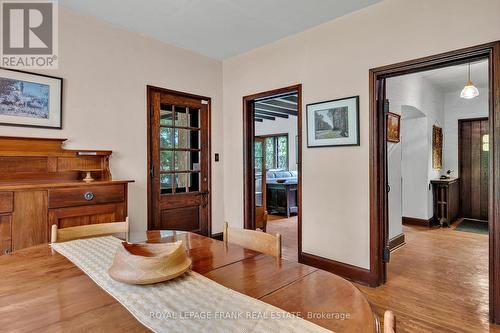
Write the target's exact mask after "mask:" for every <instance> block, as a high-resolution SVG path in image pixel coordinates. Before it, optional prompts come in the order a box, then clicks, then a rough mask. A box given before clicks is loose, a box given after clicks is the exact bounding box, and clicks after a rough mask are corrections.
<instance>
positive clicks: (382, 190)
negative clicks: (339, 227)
mask: <svg viewBox="0 0 500 333" xmlns="http://www.w3.org/2000/svg"><path fill="white" fill-rule="evenodd" d="M499 62H500V43H499V42H494V43H490V44H485V45H479V46H476V47H471V48H467V49H463V50H457V51H453V52H448V53H444V54H439V55H435V56H430V57H426V58H422V59H416V60H412V61H408V62H405V63H399V64H394V65H388V66H384V67H380V68H376V69H372V70H370V135H371V138H370V151H371V158H370V210H371V214H370V215H371V218H370V231H371V233H370V242H371V251H370V259H371V260H370V261H371V263H370V272H371V281H370V282H371V285H373V286H377V285H381V284H384V283H386V282H387V281H389V283H390V281H391V276H390V274H388V267H394V266H390V265H391V264H390V263H389V262H390V259H391V252H390V247H391V240H392V239H391V237H390V235H391V234H390V233H391V225H390V223H391V215H392V216H393V218H394V215H393V211H392V208H393V207H391V202H392V203H394V202H396V201H397V199H396V200H395V199H394V195H395V193H394V192H395V189H394V186H396V187H398V186H400V189H401V190H403V186H404V185H405V183H404V182H403V183H402V184H401V183H400V181H399V184H398V180H397V179H396V178H398V177H395V176H394V175H391V174H390V172H389V170H390V168H391V165H393V162H394V161H391V159H390V155H391V153H392V152H393V151H391V149H396V148H392V147H391V145H394V144H400V145H401V143H400V142H398V141H397V140H394V139H392V138H393V137H394V133H396V132H397V133H398V134H399V132H400V130H399V129H398V125H401V126H402V127H403V128H404V127H405V124H404V121H405V120H404V119H399V117H401V115H402V114H403V118H404V117H405V115H404V112H405V107H406V111H407V112H406V113H407V115H406V118H407V119H406V120H408V121H410V120H411V119H412V118H413V122H414V125H413V126H412V128H413V129H416V128H417V129H420V130H422V131H426V134H425V137H426V138H427V141H424V142H421V143H422V144H421V145H417V144H414V145H410V146H409V149H416V148H419V147H420V148H423V149H424V151H423V152H421V153H422V155H421V158H420V159H418V161H416V162H415V163H421V162H422V160H424V161H427V163H426V165H425V167H421V168H418V169H419V170H420V171H422V169H423V170H424V171H425V172H424V173H423V175H422V176H426V177H427V181H428V182H427V183H426V182H423V184H424V185H425V186H424V188H423V189H422V188H420V187H419V188H418V192H419V195H420V194H421V196H422V197H420V196H419V200H421V201H422V202H423V204H422V205H419V207H424V206H425V207H427V215H425V216H423V217H422V218H421V217H417V218H415V219H413V221H411V220H412V219H411V218H412V216H409V220H410V222H414V224H415V223H418V224H422V225H424V226H420V227H410V228H413V229H414V228H417V229H418V228H425V229H423V230H417V233H426V232H432V231H435V230H432V229H429V227H432V226H439V227H440V229H438V231H441V232H442V233H457V234H458V232H457V231H455V230H454V229H455V228H458V227H459V226H460V224H461V223H460V218H463V216H461V215H464V211H463V209H462V207H461V205H460V203H461V202H462V201H463V200H465V199H464V198H469V199H470V198H471V196H477V197H478V198H479V200H478V199H477V198H474V200H476V201H477V203H478V204H476V205H475V207H476V208H475V209H476V210H478V209H479V212H480V213H481V210H482V214H483V215H482V217H483V218H484V217H485V216H487V222H486V223H487V225H488V234H487V235H486V237H488V240H485V242H484V243H483V245H484V249H483V250H484V251H483V254H484V257H485V258H484V259H485V260H484V263H485V265H484V266H485V267H483V268H484V269H483V273H484V276H482V277H481V279H482V280H483V281H484V280H486V279H487V280H488V281H489V286H488V288H483V289H484V290H482V291H481V292H483V293H484V296H485V297H486V299H487V300H488V299H489V305H490V308H489V319H490V321H491V322H493V323H499V322H500V278H499V273H500V262H499V260H498V258H499V257H500V216H499V210H498V207H497V206H498V205H497V202H498V200H499V198H498V195H497V193H498V190H499V186H500V172H499V171H500V170H499V169H498V165H499V162H500V154H499V153H498V148H499V147H498V145H499V143H500V141H499V139H498V138H497V136H498V133H500V132H499V130H500V129H499V126H498V119H499V117H500V103H499V102H500V100H499V99H500V97H499V92H500V68H499ZM469 64H471V65H472V66H474V64H476V65H478V66H481V64H483V65H484V66H485V67H484V72H485V73H486V75H485V76H486V80H487V84H486V90H484V89H483V92H482V93H483V97H486V98H485V101H486V102H487V103H486V107H485V108H484V109H485V110H483V112H485V113H484V114H482V115H480V116H486V117H487V118H488V120H487V122H486V123H487V126H486V125H485V124H486V123H484V122H481V121H479V122H478V123H474V124H473V125H472V124H471V125H470V127H469V129H468V132H467V129H465V130H463V132H464V133H469V140H472V141H474V146H473V147H469V149H468V150H467V149H465V147H461V152H460V153H459V149H458V145H459V143H458V142H459V140H458V137H459V129H458V128H459V124H460V121H461V120H463V119H467V118H471V117H472V116H471V112H470V108H466V110H465V112H466V116H460V115H454V117H449V118H450V119H451V118H453V119H452V121H451V122H450V124H449V126H447V124H446V116H445V118H444V119H443V118H441V119H439V118H438V119H436V117H435V115H434V114H433V113H432V112H429V110H430V107H429V106H423V107H421V108H418V107H417V108H416V109H418V110H417V111H419V112H412V111H415V110H411V108H409V106H413V107H415V105H412V104H411V103H406V104H405V103H400V105H399V111H400V112H399V113H400V114H397V113H398V112H397V109H398V108H397V107H396V112H391V111H393V110H394V104H396V105H397V104H398V103H392V105H391V101H390V99H391V97H390V94H391V92H390V89H391V88H390V87H391V85H393V83H394V81H397V80H398V79H400V78H401V77H403V76H405V75H414V76H419V75H420V76H425V75H426V74H429V73H430V75H428V79H429V80H431V81H432V76H433V74H435V73H438V72H443V71H446V70H447V69H450V68H452V67H454V68H461V69H462V78H461V80H460V81H459V85H461V87H460V89H463V88H464V85H465V83H466V82H467V81H468V77H467V72H468V71H467V68H468V66H469ZM478 79H479V80H480V78H478ZM391 81H392V82H391ZM451 81H456V79H453V80H451ZM451 81H450V82H451ZM396 86H399V88H401V84H396ZM393 87H394V85H393ZM479 90H480V95H481V89H479ZM453 94H455V95H456V96H455V98H456V99H457V100H459V101H461V99H463V98H461V97H465V96H460V95H461V94H460V91H458V94H457V93H456V92H454V93H453ZM462 95H464V94H462ZM401 96H403V95H400V97H401ZM392 99H393V100H394V99H395V97H394V96H393V97H392ZM396 99H397V97H396ZM432 99H433V98H428V99H427V101H429V100H432ZM458 109H459V108H458V104H456V105H455V107H454V108H453V110H454V111H455V113H458V112H456V111H457V110H458ZM467 111H469V113H467ZM394 113H396V115H394ZM409 114H413V117H409V116H408V115H409ZM422 114H423V115H422ZM476 117H477V116H476ZM468 121H471V119H468ZM417 123H418V124H417ZM406 125H408V123H407V124H406ZM451 125H453V126H451ZM406 127H408V126H406ZM483 127H484V131H483ZM403 128H402V129H401V131H403ZM446 128H448V129H450V128H452V129H453V130H452V131H446ZM472 128H474V134H473V135H472V136H473V137H474V139H472V136H470V135H471V134H472V133H473V132H471V130H472ZM476 132H477V133H476ZM408 133H410V134H406V138H407V139H408V138H409V137H410V136H411V134H412V133H413V134H414V133H415V131H413V132H408ZM464 133H462V135H463V134H464ZM450 135H452V136H453V137H454V140H455V148H454V149H452V151H454V153H453V154H450V153H448V154H447V153H446V151H444V155H443V149H447V147H448V148H449V147H450V143H449V142H448V145H447V144H446V140H448V141H449V140H450ZM391 139H392V140H391ZM403 140H404V139H403ZM443 140H444V141H445V142H444V145H443ZM483 141H484V142H483ZM462 142H465V141H464V140H462ZM407 143H408V142H407ZM403 144H404V142H403ZM402 146H404V145H402ZM451 146H453V145H451ZM462 146H463V143H462ZM466 154H471V156H469V157H470V158H469V160H468V161H469V162H468V163H469V168H470V167H471V166H472V165H475V166H476V167H475V168H474V171H473V172H472V173H469V175H468V174H467V171H466V169H467V167H466V166H465V164H464V163H465V161H466V158H464V157H463V156H467V155H466ZM446 155H447V156H448V157H449V159H446V157H445V156H446ZM472 155H474V156H472ZM443 157H444V158H445V159H443ZM459 159H462V161H459ZM399 163H401V159H400V160H399ZM403 164H404V163H403ZM429 166H430V168H429ZM485 166H486V167H485ZM407 167H408V168H409V169H411V168H415V165H414V164H413V165H409V166H407ZM457 171H458V175H457ZM407 174H408V173H407ZM441 176H443V179H441ZM448 176H450V178H451V179H450V178H448ZM457 176H458V177H457ZM462 176H463V177H465V178H467V177H474V178H472V179H469V180H467V179H466V180H465V182H466V186H465V187H466V188H467V187H468V188H469V190H470V189H474V193H469V194H467V193H465V192H463V188H464V187H462V190H461V189H460V188H461V186H460V185H461V183H462V180H460V179H458V181H457V178H460V177H462ZM415 177H417V174H415V173H410V174H409V179H410V180H414V178H415ZM391 182H392V185H391V184H390V183H391ZM467 182H468V183H467ZM485 182H486V183H487V184H486V188H487V189H488V191H487V193H488V194H483V193H486V191H484V190H481V188H484V187H485V186H479V187H477V188H476V185H477V184H484V183H485ZM467 184H469V185H470V186H469V185H467ZM473 186H474V187H473ZM416 192H417V191H416V190H413V193H410V194H412V195H415V194H416ZM420 192H421V193H420ZM391 197H392V200H391ZM462 203H463V202H462ZM402 205H403V206H404V205H405V204H402ZM406 208H408V203H407V206H406V207H405V208H404V209H406ZM407 211H410V210H407ZM449 225H450V226H451V227H450V228H449V227H448V226H449ZM441 227H442V228H441ZM413 229H408V230H409V231H408V234H409V235H411V237H412V238H415V235H416V234H415V233H414V232H413V231H414V230H413ZM464 234H465V233H464ZM392 236H394V235H392ZM419 236H420V235H419ZM440 241H441V244H442V243H443V240H442V239H440ZM407 242H408V240H407ZM425 244H427V245H428V243H425V242H424V243H423V244H421V245H425ZM456 244H457V242H453V241H451V242H450V245H456ZM486 244H487V245H486ZM399 245H400V244H399ZM425 248H427V250H429V248H428V247H426V246H422V247H421V248H420V251H422V250H423V249H425ZM403 249H404V247H403ZM435 250H436V251H435V252H434V251H430V252H429V253H430V254H433V255H435V256H436V260H437V261H436V262H435V265H432V264H429V263H427V265H425V267H423V269H424V270H425V271H429V270H432V272H431V273H432V274H434V275H437V276H439V270H440V265H441V264H442V263H444V262H445V260H446V259H445V256H439V254H440V253H438V252H440V251H441V254H445V253H446V250H445V249H442V250H439V249H435ZM401 251H402V252H401V253H403V251H405V250H401ZM396 253H397V251H396V252H395V253H394V254H393V256H394V259H395V260H394V262H395V263H396V262H397V260H396ZM414 255H415V253H414ZM422 255H423V254H422ZM473 262H476V261H474V260H473ZM395 263H393V265H394V264H395ZM399 271H401V270H399ZM389 272H391V271H389ZM393 273H394V272H391V274H393ZM464 273H467V272H464ZM449 274H450V272H447V273H443V274H442V275H441V277H446V276H449ZM460 277H463V275H460V274H458V275H457V278H460ZM454 282H456V281H454ZM471 283H474V282H473V281H471ZM475 283H477V281H476V282H475ZM417 285H418V287H419V288H421V287H422V286H424V284H423V283H417ZM441 285H443V283H441ZM429 295H435V294H432V293H430V294H429ZM471 312H473V311H471Z"/></svg>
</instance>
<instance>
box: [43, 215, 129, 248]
mask: <svg viewBox="0 0 500 333" xmlns="http://www.w3.org/2000/svg"><path fill="white" fill-rule="evenodd" d="M128 228H129V225H128V217H127V218H126V220H125V222H112V223H100V224H89V225H82V226H78V227H69V228H63V229H59V228H58V227H57V224H53V225H52V230H51V231H52V232H51V234H50V242H51V243H61V242H66V241H70V240H73V239H79V238H88V237H97V236H105V235H111V234H117V233H128Z"/></svg>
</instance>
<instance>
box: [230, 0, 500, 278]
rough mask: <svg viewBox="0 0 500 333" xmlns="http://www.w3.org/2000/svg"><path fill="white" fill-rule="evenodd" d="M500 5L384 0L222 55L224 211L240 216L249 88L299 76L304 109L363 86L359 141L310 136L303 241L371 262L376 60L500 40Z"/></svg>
mask: <svg viewBox="0 0 500 333" xmlns="http://www.w3.org/2000/svg"><path fill="white" fill-rule="evenodd" d="M499 12H500V1H498V0H483V1H476V2H474V5H473V6H471V5H470V1H467V0H441V1H434V0H420V1H414V0H385V1H383V2H381V3H378V4H376V5H373V6H371V7H368V8H366V9H363V10H360V11H358V12H355V13H353V14H351V15H347V16H344V17H342V18H339V19H337V20H334V21H332V22H328V23H325V24H323V25H321V26H318V27H315V28H312V29H310V30H308V31H305V32H303V33H300V34H297V35H294V36H291V37H289V38H285V39H283V40H280V41H278V42H275V43H272V44H269V45H267V46H264V47H262V48H259V49H256V50H253V51H250V52H248V53H246V54H243V55H240V56H236V57H233V58H230V59H227V60H225V61H224V62H223V71H224V76H223V85H224V88H223V90H224V107H223V109H224V138H225V139H226V140H224V154H225V158H224V163H225V164H226V168H225V170H224V171H225V172H224V187H225V191H224V203H225V205H224V207H225V218H226V219H227V220H228V221H229V223H230V224H231V225H232V226H236V227H242V225H243V153H242V149H241V145H242V137H243V133H242V131H243V119H242V112H241V105H242V97H243V96H246V95H250V94H253V93H257V92H261V91H266V90H271V89H274V88H280V87H285V86H288V85H291V84H296V83H302V84H303V109H304V110H305V105H306V104H308V103H314V102H319V101H324V100H331V99H336V98H342V97H347V96H353V95H360V130H361V131H360V132H361V146H359V147H332V148H310V149H308V148H307V147H306V145H305V144H304V145H303V151H302V153H303V206H302V208H303V222H302V225H303V226H302V250H303V251H304V252H307V253H312V254H315V255H318V256H322V257H326V258H329V259H333V260H337V261H340V262H344V263H348V264H352V265H356V266H360V267H364V268H369V264H370V260H369V254H370V247H369V243H370V242H369V239H370V234H369V221H370V215H369V212H370V211H369V186H368V184H369V157H370V154H369V116H368V71H369V69H370V68H374V67H377V66H382V65H387V64H391V63H396V62H400V61H405V60H410V59H414V58H419V57H423V56H427V55H432V54H438V53H441V52H446V51H450V50H454V49H459V48H463V47H467V46H472V45H477V44H481V43H485V42H490V41H494V40H498V39H500V20H499V19H498V13H499ZM305 118H306V117H304V118H303V119H304V120H303V124H302V125H303V132H302V133H301V134H302V137H303V138H305V137H306V136H305V134H306V122H305ZM303 142H304V143H305V140H303Z"/></svg>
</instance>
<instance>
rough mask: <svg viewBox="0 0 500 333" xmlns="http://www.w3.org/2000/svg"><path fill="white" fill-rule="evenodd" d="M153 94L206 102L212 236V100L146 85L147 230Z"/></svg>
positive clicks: (151, 212) (150, 225) (209, 210)
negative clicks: (157, 93)
mask: <svg viewBox="0 0 500 333" xmlns="http://www.w3.org/2000/svg"><path fill="white" fill-rule="evenodd" d="M153 92H159V93H164V94H170V95H176V96H180V97H187V98H195V99H201V100H206V101H208V105H207V112H208V114H207V122H208V124H207V127H208V128H207V132H208V157H209V158H208V174H207V178H208V180H207V183H208V192H209V194H208V235H209V236H211V234H212V116H211V111H212V99H211V98H210V97H206V96H200V95H195V94H190V93H185V92H182V91H177V90H171V89H165V88H159V87H155V86H150V85H148V86H147V87H146V98H147V101H146V103H147V104H146V114H147V158H148V168H147V179H148V183H147V192H148V193H147V198H148V230H152V229H153V225H152V223H153V216H152V214H153V212H154V207H153V200H152V198H151V188H152V178H151V168H152V163H151V159H152V152H151V149H152V147H153V144H152V142H151V130H152V129H151V124H152V120H153V119H152V117H153V112H154V111H153V109H152V103H151V95H152V93H153Z"/></svg>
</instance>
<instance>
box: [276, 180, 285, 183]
mask: <svg viewBox="0 0 500 333" xmlns="http://www.w3.org/2000/svg"><path fill="white" fill-rule="evenodd" d="M284 182H286V179H276V183H278V184H283V183H284Z"/></svg>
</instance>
